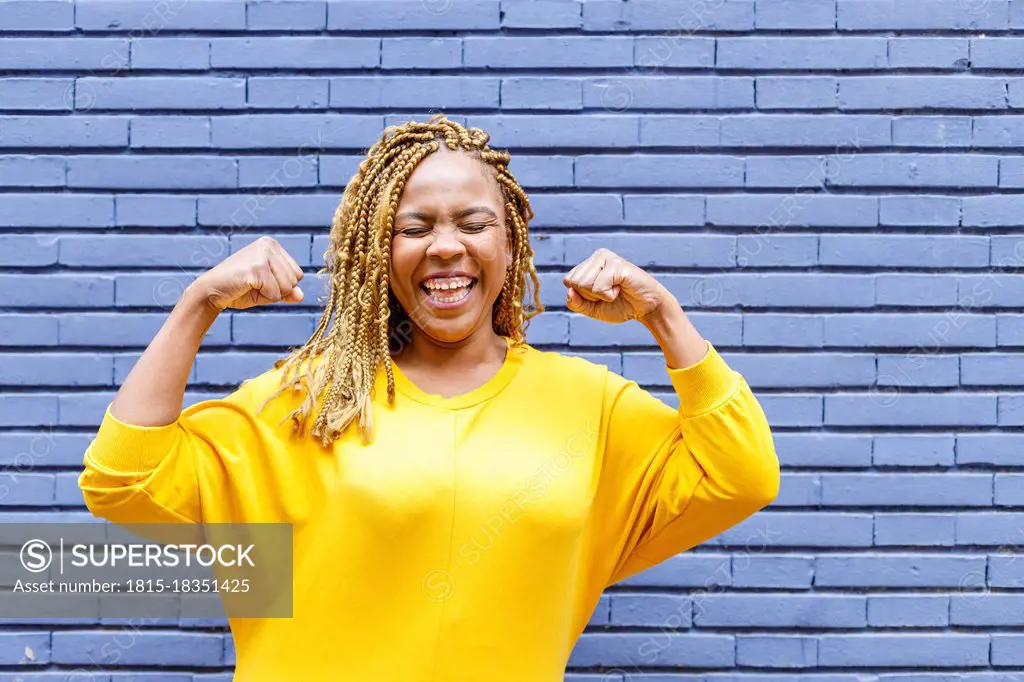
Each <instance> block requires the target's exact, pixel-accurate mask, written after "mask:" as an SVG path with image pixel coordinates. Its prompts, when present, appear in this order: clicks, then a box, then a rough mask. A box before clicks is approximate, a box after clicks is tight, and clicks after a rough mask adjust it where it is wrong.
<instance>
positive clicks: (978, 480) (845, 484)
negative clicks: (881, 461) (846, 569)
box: [821, 473, 992, 507]
mask: <svg viewBox="0 0 1024 682" xmlns="http://www.w3.org/2000/svg"><path fill="white" fill-rule="evenodd" d="M821 498H822V503H823V504H826V505H840V506H844V507H845V506H851V507H866V506H879V505H884V504H886V503H887V502H888V501H889V500H893V499H899V501H900V505H901V506H904V507H931V506H941V507H949V506H956V507H990V506H991V505H992V476H991V474H950V473H942V474H924V473H913V474H880V473H879V474H824V475H822V477H821Z"/></svg>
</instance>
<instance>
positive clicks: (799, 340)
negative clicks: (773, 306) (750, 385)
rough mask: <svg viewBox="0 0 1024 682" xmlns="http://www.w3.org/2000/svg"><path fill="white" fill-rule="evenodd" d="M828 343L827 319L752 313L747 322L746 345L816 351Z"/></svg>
mask: <svg viewBox="0 0 1024 682" xmlns="http://www.w3.org/2000/svg"><path fill="white" fill-rule="evenodd" d="M823 342H824V320H823V319H822V318H821V317H812V316H809V315H789V314H784V313H760V314H748V315H745V316H744V320H743V345H744V346H781V347H786V348H804V347H809V348H815V347H821V345H822V343H823Z"/></svg>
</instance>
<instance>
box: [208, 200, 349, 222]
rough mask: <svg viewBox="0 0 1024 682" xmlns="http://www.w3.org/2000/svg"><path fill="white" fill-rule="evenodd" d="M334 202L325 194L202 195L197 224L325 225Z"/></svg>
mask: <svg viewBox="0 0 1024 682" xmlns="http://www.w3.org/2000/svg"><path fill="white" fill-rule="evenodd" d="M337 205H338V198H337V197H335V196H333V195H326V194H310V195H299V194H293V195H273V194H263V195H257V194H235V195H230V196H209V195H204V196H201V197H199V224H200V225H209V226H223V227H226V226H232V227H233V228H234V229H248V228H252V227H257V228H262V227H276V226H279V225H287V226H289V227H325V226H326V225H329V224H330V220H331V216H332V215H334V211H335V209H336V208H337Z"/></svg>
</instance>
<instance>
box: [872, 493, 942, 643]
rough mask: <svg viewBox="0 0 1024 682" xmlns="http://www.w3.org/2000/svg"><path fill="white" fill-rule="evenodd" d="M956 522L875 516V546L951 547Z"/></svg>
mask: <svg viewBox="0 0 1024 682" xmlns="http://www.w3.org/2000/svg"><path fill="white" fill-rule="evenodd" d="M955 519H956V517H955V516H954V515H953V514H881V513H879V514H875V545H877V546H879V547H886V546H893V545H896V546H907V545H910V546H915V547H952V546H953V545H954V544H955V543H956V527H955ZM869 608H870V606H869ZM894 608H895V609H896V610H898V607H894ZM868 618H869V620H870V619H871V616H870V612H869V614H868ZM872 624H874V623H872Z"/></svg>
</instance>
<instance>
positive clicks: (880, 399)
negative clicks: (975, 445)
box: [825, 391, 996, 426]
mask: <svg viewBox="0 0 1024 682" xmlns="http://www.w3.org/2000/svg"><path fill="white" fill-rule="evenodd" d="M825 423H826V424H828V425H830V426H975V425H988V426H994V425H995V424H996V399H995V396H989V395H974V394H971V395H962V394H961V395H952V394H941V395H923V394H916V393H912V394H906V395H900V394H899V392H898V391H897V392H895V393H892V392H882V393H869V394H862V395H849V394H847V395H829V396H826V397H825Z"/></svg>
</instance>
